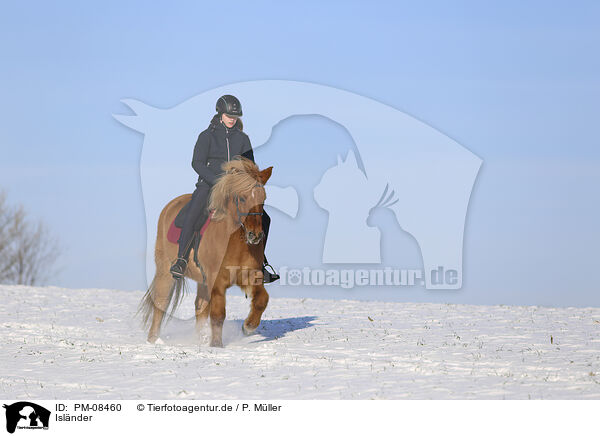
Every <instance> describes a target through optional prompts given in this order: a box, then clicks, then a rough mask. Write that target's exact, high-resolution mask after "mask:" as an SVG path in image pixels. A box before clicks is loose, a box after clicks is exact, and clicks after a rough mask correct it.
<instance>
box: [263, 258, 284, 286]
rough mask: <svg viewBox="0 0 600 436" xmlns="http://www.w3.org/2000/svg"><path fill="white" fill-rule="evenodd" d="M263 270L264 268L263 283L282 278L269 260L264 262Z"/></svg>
mask: <svg viewBox="0 0 600 436" xmlns="http://www.w3.org/2000/svg"><path fill="white" fill-rule="evenodd" d="M267 267H269V268H271V271H273V272H271V271H268V270H267ZM262 270H263V283H272V282H274V281H275V280H279V279H280V277H279V274H277V273H276V272H275V268H273V266H272V265H271V264H269V263H268V262H265V263H264V265H263V267H262Z"/></svg>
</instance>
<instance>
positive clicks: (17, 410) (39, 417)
mask: <svg viewBox="0 0 600 436" xmlns="http://www.w3.org/2000/svg"><path fill="white" fill-rule="evenodd" d="M3 407H4V408H5V409H6V431H8V432H9V433H14V432H15V430H16V429H17V428H25V429H48V426H49V424H50V411H49V410H48V409H45V408H44V407H42V406H38V405H37V404H35V403H30V402H28V401H19V402H18V403H13V404H11V405H7V404H5V405H4V406H3Z"/></svg>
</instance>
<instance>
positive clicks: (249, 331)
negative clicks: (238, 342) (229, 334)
mask: <svg viewBox="0 0 600 436" xmlns="http://www.w3.org/2000/svg"><path fill="white" fill-rule="evenodd" d="M242 331H243V332H244V334H245V335H246V336H250V335H251V334H252V333H254V332H255V331H256V327H254V328H249V327H246V324H242Z"/></svg>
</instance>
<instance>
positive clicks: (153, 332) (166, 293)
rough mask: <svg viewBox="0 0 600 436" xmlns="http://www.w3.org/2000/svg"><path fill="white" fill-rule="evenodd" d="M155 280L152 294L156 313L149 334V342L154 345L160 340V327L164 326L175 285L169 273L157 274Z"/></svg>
mask: <svg viewBox="0 0 600 436" xmlns="http://www.w3.org/2000/svg"><path fill="white" fill-rule="evenodd" d="M154 280H155V282H154V290H153V293H152V298H153V300H154V313H153V315H152V324H151V326H150V331H149V332H148V342H150V343H152V344H153V343H154V342H156V340H157V339H158V335H159V333H160V325H161V324H162V320H163V317H164V316H165V312H166V310H167V308H168V306H169V302H170V297H171V296H170V294H171V287H172V285H173V278H172V277H171V275H170V274H169V273H168V272H167V273H166V274H165V273H163V274H159V273H158V272H157V274H156V277H155V278H154Z"/></svg>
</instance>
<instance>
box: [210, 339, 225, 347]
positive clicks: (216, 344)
mask: <svg viewBox="0 0 600 436" xmlns="http://www.w3.org/2000/svg"><path fill="white" fill-rule="evenodd" d="M210 346H211V347H215V348H223V341H216V340H212V341H210Z"/></svg>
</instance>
